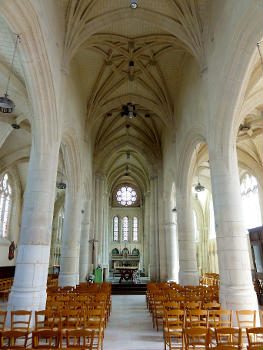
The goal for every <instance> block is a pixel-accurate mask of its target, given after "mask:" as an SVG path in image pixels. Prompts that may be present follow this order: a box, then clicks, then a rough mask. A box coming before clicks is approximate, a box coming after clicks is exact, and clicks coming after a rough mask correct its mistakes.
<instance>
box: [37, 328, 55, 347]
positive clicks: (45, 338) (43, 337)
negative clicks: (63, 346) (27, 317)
mask: <svg viewBox="0 0 263 350" xmlns="http://www.w3.org/2000/svg"><path fill="white" fill-rule="evenodd" d="M32 339H33V348H34V349H57V348H58V347H59V343H60V332H59V331H54V330H50V329H42V330H38V331H34V332H32Z"/></svg>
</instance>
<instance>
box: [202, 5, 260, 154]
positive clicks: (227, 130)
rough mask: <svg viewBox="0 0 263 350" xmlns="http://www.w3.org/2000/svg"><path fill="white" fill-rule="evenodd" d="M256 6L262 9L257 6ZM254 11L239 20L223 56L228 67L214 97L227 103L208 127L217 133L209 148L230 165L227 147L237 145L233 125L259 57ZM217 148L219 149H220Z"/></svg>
mask: <svg viewBox="0 0 263 350" xmlns="http://www.w3.org/2000/svg"><path fill="white" fill-rule="evenodd" d="M258 6H259V7H260V6H262V5H260V4H259V2H258ZM257 11H260V9H259V8H257V6H255V5H254V4H252V5H251V10H250V11H248V13H247V15H246V17H245V18H243V19H242V21H241V22H240V25H239V26H238V31H237V32H236V33H234V35H233V38H232V45H230V48H229V50H228V52H226V55H225V62H229V65H227V64H225V66H224V71H223V72H222V75H221V77H222V79H224V89H221V90H220V91H222V95H221V96H218V97H217V100H218V101H228V103H219V106H218V108H217V110H216V111H215V114H214V115H215V117H214V118H211V120H213V121H214V122H213V124H212V125H210V129H211V130H217V132H216V134H215V135H214V134H211V135H213V138H211V140H209V142H208V143H209V144H212V145H213V148H214V149H217V150H221V152H222V155H223V157H224V156H227V157H226V159H229V161H231V155H230V153H231V147H229V145H234V144H235V142H236V134H237V133H235V129H236V128H237V127H236V121H237V120H238V116H239V114H240V112H241V108H242V102H243V99H244V95H245V92H246V87H247V84H248V81H249V77H250V75H251V71H252V69H253V65H254V62H255V57H256V55H258V50H257V47H256V43H257V42H258V41H260V40H262V38H263V31H262V26H261V24H260V21H257V20H255V18H258V17H257V16H258V13H257ZM261 11H262V10H261ZM244 48H245V50H244ZM248 53H250V54H248ZM225 77H227V79H225ZM236 82H240V84H239V85H238V86H239V87H238V88H237V87H236V86H233V84H236ZM220 144H221V147H219V145H220ZM224 158H225V157H224Z"/></svg>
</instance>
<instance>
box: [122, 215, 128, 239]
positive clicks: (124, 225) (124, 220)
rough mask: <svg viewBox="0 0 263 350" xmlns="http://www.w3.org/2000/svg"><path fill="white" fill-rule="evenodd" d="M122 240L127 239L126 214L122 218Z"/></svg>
mask: <svg viewBox="0 0 263 350" xmlns="http://www.w3.org/2000/svg"><path fill="white" fill-rule="evenodd" d="M122 240H123V241H128V240H129V219H128V216H124V218H123V219H122Z"/></svg>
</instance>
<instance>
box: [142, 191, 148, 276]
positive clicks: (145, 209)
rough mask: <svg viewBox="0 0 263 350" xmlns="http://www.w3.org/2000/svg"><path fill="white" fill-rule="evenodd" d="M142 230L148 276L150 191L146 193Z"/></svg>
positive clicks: (144, 260)
mask: <svg viewBox="0 0 263 350" xmlns="http://www.w3.org/2000/svg"><path fill="white" fill-rule="evenodd" d="M140 232H141V234H143V267H144V270H145V274H146V276H148V272H149V264H150V245H149V238H150V237H149V236H150V192H146V193H145V195H144V225H143V230H140Z"/></svg>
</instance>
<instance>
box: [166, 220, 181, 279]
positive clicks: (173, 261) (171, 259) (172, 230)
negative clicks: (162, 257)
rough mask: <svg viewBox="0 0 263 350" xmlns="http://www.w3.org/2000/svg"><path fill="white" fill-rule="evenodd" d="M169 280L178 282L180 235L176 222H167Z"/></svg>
mask: <svg viewBox="0 0 263 350" xmlns="http://www.w3.org/2000/svg"><path fill="white" fill-rule="evenodd" d="M165 240H166V257H167V280H169V281H175V282H178V271H179V263H178V237H177V228H176V223H175V222H167V223H166V224H165Z"/></svg>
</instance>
